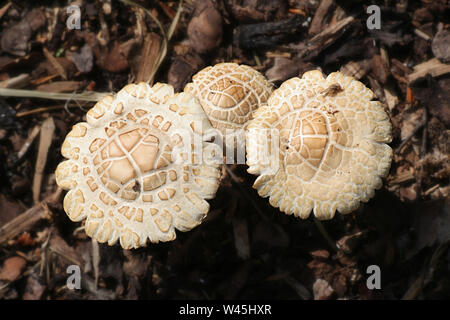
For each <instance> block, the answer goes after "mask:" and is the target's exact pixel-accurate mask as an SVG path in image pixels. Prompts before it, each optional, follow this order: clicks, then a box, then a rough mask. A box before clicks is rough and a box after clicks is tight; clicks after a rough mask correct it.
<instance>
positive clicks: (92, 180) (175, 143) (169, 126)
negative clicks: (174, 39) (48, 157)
mask: <svg viewBox="0 0 450 320" xmlns="http://www.w3.org/2000/svg"><path fill="white" fill-rule="evenodd" d="M86 118H87V122H81V123H78V124H76V125H74V126H73V128H72V131H70V132H69V134H68V135H67V137H66V139H65V141H64V143H63V145H62V148H61V153H62V155H63V156H64V157H66V158H69V160H66V161H64V162H62V163H60V164H59V165H58V167H57V169H56V173H55V174H56V182H57V184H58V185H59V186H61V187H62V188H63V189H66V190H70V191H69V192H68V193H67V194H66V196H65V198H64V210H65V211H66V213H67V215H68V216H69V218H70V219H71V220H73V221H81V220H83V219H86V224H85V230H86V233H87V234H88V235H89V236H91V237H93V238H95V239H96V240H97V241H99V242H108V244H110V245H113V244H114V243H116V242H117V241H118V240H119V241H120V244H121V245H122V247H123V248H125V249H129V248H137V247H140V246H145V245H146V243H147V240H150V241H151V242H159V241H170V240H173V239H175V237H176V235H175V229H178V230H180V231H188V230H190V229H192V228H194V227H195V226H197V225H198V224H200V223H201V221H202V219H203V218H204V217H205V215H206V214H207V212H208V210H209V204H208V203H207V202H206V201H205V199H210V198H212V197H214V195H215V193H216V191H217V188H218V184H219V176H220V173H219V165H218V164H216V163H208V162H206V161H205V160H208V159H205V158H206V157H207V156H208V155H207V153H206V150H205V148H206V147H207V146H208V144H209V142H206V141H204V140H203V138H202V133H203V131H204V130H208V129H210V128H211V125H210V123H209V121H208V119H207V117H206V115H205V113H204V112H203V110H202V108H201V106H200V104H199V103H198V101H197V99H196V98H195V97H194V96H192V95H190V94H188V93H180V94H174V90H173V87H172V86H170V85H166V84H161V83H157V84H155V85H154V86H153V87H150V86H149V85H148V84H146V83H140V84H130V85H127V86H126V87H124V88H123V89H122V90H120V91H119V92H118V93H117V95H116V96H115V97H114V96H106V97H105V98H103V99H102V100H100V101H99V102H97V104H96V105H95V106H94V107H93V108H92V109H90V110H89V111H88V113H87V115H86ZM186 139H193V140H192V141H194V142H196V141H197V142H199V143H197V144H192V143H190V142H188V141H186ZM195 139H197V140H195ZM198 145H199V146H198ZM183 147H184V148H183ZM177 151H179V153H177V154H175V152H177ZM182 151H183V152H182ZM204 151H205V152H204ZM177 157H179V158H177ZM206 163H207V164H206Z"/></svg>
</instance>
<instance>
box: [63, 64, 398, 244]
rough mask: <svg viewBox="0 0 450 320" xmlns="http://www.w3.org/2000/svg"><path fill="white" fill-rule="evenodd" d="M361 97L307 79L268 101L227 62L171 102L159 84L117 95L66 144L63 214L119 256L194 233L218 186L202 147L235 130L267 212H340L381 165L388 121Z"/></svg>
mask: <svg viewBox="0 0 450 320" xmlns="http://www.w3.org/2000/svg"><path fill="white" fill-rule="evenodd" d="M372 98H373V93H372V91H370V90H369V89H368V88H366V87H365V86H364V85H363V84H362V83H361V82H358V81H356V80H354V79H353V78H351V77H347V76H344V75H343V74H341V73H339V72H336V73H332V74H330V75H329V76H328V77H327V78H324V77H323V76H322V73H321V72H319V71H311V72H307V73H305V74H304V75H303V77H302V78H301V79H299V78H292V79H290V80H288V81H286V82H284V83H283V84H282V85H281V87H280V88H279V89H277V90H275V91H273V86H272V84H270V83H269V82H268V81H267V80H266V79H265V77H264V76H263V75H261V74H260V73H259V72H257V71H256V70H254V69H252V68H251V67H248V66H244V65H237V64H235V63H221V64H218V65H216V66H213V67H207V68H205V69H203V70H201V71H200V72H199V73H198V74H197V75H195V76H194V77H193V80H192V82H191V83H189V84H188V85H187V86H186V87H185V89H184V92H183V93H179V94H175V93H174V90H173V87H172V86H170V85H167V84H161V83H158V84H156V85H154V86H153V87H150V86H149V85H148V84H145V83H140V84H130V85H127V86H126V87H124V88H123V89H122V90H120V91H119V92H118V93H117V94H116V95H115V96H107V97H106V98H103V99H102V100H101V101H99V102H98V103H97V104H96V105H95V106H94V107H93V108H92V109H91V110H89V112H88V113H87V116H86V118H87V122H82V123H78V124H76V125H75V126H74V127H73V129H72V131H71V132H69V134H68V135H67V137H66V139H65V141H64V143H63V145H62V148H61V153H62V155H63V156H64V157H66V158H68V160H66V161H64V162H62V163H60V164H59V166H58V167H57V170H56V182H57V183H58V185H59V186H61V187H62V188H63V189H66V190H69V192H68V193H67V194H66V196H65V198H64V210H65V211H66V213H67V214H68V216H69V218H70V219H71V220H73V221H82V220H84V219H86V222H85V230H86V233H87V234H88V235H89V236H91V237H93V238H94V239H96V240H98V241H99V242H107V243H108V244H110V245H112V244H114V243H116V242H117V241H119V242H120V244H121V246H122V247H123V248H125V249H129V248H137V247H141V246H145V245H146V243H147V242H148V241H150V242H159V241H171V240H173V239H175V237H176V234H175V229H177V230H180V231H188V230H190V229H192V228H194V227H195V226H197V225H198V224H200V223H201V221H202V219H203V218H204V217H205V216H206V214H207V213H208V210H209V204H208V202H207V201H206V199H211V198H213V197H214V196H215V193H216V191H217V188H218V186H219V179H220V173H219V172H220V171H219V167H220V164H219V163H217V162H214V161H211V159H210V158H208V157H209V155H210V154H209V153H210V151H211V150H213V148H210V147H211V145H212V142H209V140H208V138H207V137H205V132H207V131H208V130H210V129H212V128H213V127H214V128H216V129H217V130H219V131H220V132H221V133H222V134H224V135H226V134H227V133H228V132H229V131H227V129H228V130H230V129H231V130H239V129H245V132H246V151H247V164H248V166H249V168H248V172H250V173H252V174H255V175H258V178H257V179H256V181H255V183H254V188H256V189H257V190H258V193H259V194H260V195H261V196H262V197H269V201H270V204H271V205H272V206H274V207H278V208H280V210H281V211H283V212H285V213H287V214H294V215H295V216H298V217H300V218H307V217H308V216H309V214H310V212H311V211H314V215H315V216H316V217H317V218H319V219H331V218H332V217H333V216H334V213H335V211H336V210H338V211H339V212H341V213H348V212H351V211H353V210H355V209H356V208H357V207H358V206H359V203H360V201H363V202H366V201H368V200H369V199H370V198H371V197H373V195H374V190H375V189H378V188H380V187H381V185H382V181H381V178H383V177H385V176H386V175H387V173H388V171H389V167H390V162H391V157H392V150H391V148H390V147H389V146H388V145H387V144H386V143H388V142H390V141H391V124H390V122H389V117H388V116H387V114H386V113H385V112H384V110H383V107H382V105H381V104H380V103H379V102H377V101H371V100H372ZM193 141H197V142H198V141H200V145H198V143H197V144H196V143H193ZM180 150H181V151H180ZM177 156H178V157H179V158H180V159H175V158H176V157H177ZM211 156H212V155H211ZM180 160H181V161H180Z"/></svg>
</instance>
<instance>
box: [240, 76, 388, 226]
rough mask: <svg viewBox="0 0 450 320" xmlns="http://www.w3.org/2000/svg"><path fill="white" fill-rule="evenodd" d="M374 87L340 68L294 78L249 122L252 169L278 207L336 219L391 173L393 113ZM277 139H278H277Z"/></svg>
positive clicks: (369, 195) (256, 185)
mask: <svg viewBox="0 0 450 320" xmlns="http://www.w3.org/2000/svg"><path fill="white" fill-rule="evenodd" d="M372 98H373V93H372V91H371V90H370V89H368V88H367V87H365V86H364V85H363V84H362V83H361V82H359V81H356V80H354V79H353V78H352V77H348V76H345V75H343V74H342V73H340V72H334V73H331V74H330V75H329V76H328V77H327V78H326V79H325V78H324V77H323V75H322V73H321V72H320V71H317V70H315V71H310V72H306V73H305V74H304V75H303V77H302V78H301V79H299V78H292V79H290V80H287V81H286V82H284V83H283V84H282V85H281V87H280V88H279V89H277V90H275V91H274V93H273V94H272V95H271V97H270V98H269V100H268V103H267V105H266V106H262V107H261V108H259V109H258V110H257V111H256V112H255V114H254V119H253V120H251V121H250V122H249V124H248V131H247V134H246V139H247V164H248V166H249V168H248V172H250V173H252V174H256V175H259V177H258V178H257V179H256V181H255V183H254V188H256V189H257V190H258V193H259V195H260V196H262V197H270V198H269V201H270V204H271V205H272V206H273V207H278V208H280V210H281V211H283V212H285V213H287V214H294V215H295V216H297V217H300V218H303V219H305V218H307V217H308V216H309V215H310V213H311V211H314V215H315V216H316V217H317V218H319V219H331V218H332V217H333V216H334V213H335V211H336V210H338V211H339V212H340V213H343V214H345V213H349V212H351V211H354V210H355V209H357V208H358V207H359V203H360V201H362V202H367V201H368V200H369V199H370V198H372V197H373V196H374V193H375V189H379V188H380V187H381V186H382V180H381V178H384V177H386V175H387V174H388V172H389V169H390V164H391V158H392V149H391V148H390V147H389V146H388V145H387V144H386V143H389V142H390V141H391V140H392V136H391V123H390V121H389V117H388V115H387V114H386V112H385V111H384V109H383V106H382V105H381V103H380V102H378V101H371V100H372ZM274 141H276V143H274Z"/></svg>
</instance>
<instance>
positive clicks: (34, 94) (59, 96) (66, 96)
mask: <svg viewBox="0 0 450 320" xmlns="http://www.w3.org/2000/svg"><path fill="white" fill-rule="evenodd" d="M107 95H110V93H107V92H94V91H86V92H82V93H56V92H44V91H37V90H23V89H8V88H0V97H1V96H3V97H20V98H40V99H49V100H74V101H94V102H97V101H98V100H100V99H101V98H103V97H105V96H107Z"/></svg>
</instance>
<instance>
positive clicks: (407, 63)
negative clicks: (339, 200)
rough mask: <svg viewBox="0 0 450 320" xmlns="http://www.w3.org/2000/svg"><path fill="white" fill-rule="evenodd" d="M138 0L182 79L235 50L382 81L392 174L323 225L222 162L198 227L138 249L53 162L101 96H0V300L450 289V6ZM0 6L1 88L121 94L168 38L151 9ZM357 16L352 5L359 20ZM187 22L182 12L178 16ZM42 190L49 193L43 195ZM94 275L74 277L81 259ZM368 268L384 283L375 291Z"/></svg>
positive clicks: (369, 294)
mask: <svg viewBox="0 0 450 320" xmlns="http://www.w3.org/2000/svg"><path fill="white" fill-rule="evenodd" d="M372 2H373V4H377V5H379V6H380V7H381V29H379V30H369V29H368V28H367V24H366V21H367V18H368V17H369V16H370V14H368V13H367V11H366V9H367V6H368V5H367V3H366V1H358V0H352V1H351V0H348V1H338V0H322V1H306V0H273V1H264V0H259V1H258V0H217V1H211V0H207V1H195V0H189V1H188V0H185V1H184V2H183V9H182V12H181V16H180V17H179V19H178V18H177V17H176V16H177V15H176V14H177V10H178V4H179V3H178V1H168V2H164V1H157V0H153V1H140V2H139V1H138V3H139V4H141V5H142V6H143V7H145V8H147V9H148V10H149V11H150V12H151V13H152V15H153V16H154V17H156V19H157V20H158V21H160V23H161V25H162V27H163V28H164V29H165V30H166V31H167V30H169V28H170V26H171V25H172V22H173V21H174V19H175V20H176V28H175V29H174V33H173V36H172V38H171V39H170V41H169V43H168V47H167V54H166V55H165V59H164V60H163V61H162V63H161V65H160V66H159V68H158V70H157V72H156V74H155V77H154V79H153V80H154V82H168V83H170V84H172V85H173V86H174V87H175V89H176V90H178V91H179V90H182V88H183V87H184V85H185V84H186V83H187V82H188V81H189V79H190V78H191V76H192V75H193V74H194V73H195V72H197V71H199V70H200V69H202V68H203V67H205V66H208V65H212V64H215V63H218V62H223V61H233V62H238V63H243V64H247V65H250V66H253V67H255V68H256V69H257V70H259V71H261V72H262V73H263V74H265V75H266V76H267V77H268V78H269V80H271V81H273V82H274V83H275V84H276V85H277V86H279V85H280V84H281V83H282V82H283V81H285V80H287V79H289V78H291V77H294V76H301V75H302V74H303V73H304V72H305V71H307V70H311V69H317V68H320V69H321V70H322V71H323V72H324V73H325V74H328V73H330V72H333V71H336V70H341V71H342V72H345V73H346V74H349V75H352V76H354V77H356V78H358V79H359V80H360V81H362V82H363V83H364V84H366V85H367V86H368V87H370V88H371V89H372V90H373V91H374V93H375V95H376V97H377V99H379V100H380V101H382V102H383V103H384V104H385V106H386V110H387V112H388V113H389V115H390V117H391V120H392V124H393V134H394V140H393V142H392V143H391V146H392V148H393V149H394V152H395V154H394V159H393V163H392V167H391V172H390V174H389V176H388V177H387V178H386V179H385V183H384V186H383V188H382V189H381V190H379V191H378V192H377V193H376V196H375V197H374V198H373V199H372V200H371V201H370V202H368V203H367V204H361V206H360V208H359V209H358V210H357V211H356V212H354V213H351V214H349V215H340V214H337V215H336V217H335V218H334V219H333V220H331V221H326V222H323V226H324V227H325V229H326V230H327V232H328V233H329V235H330V237H331V238H332V239H334V241H336V243H337V244H338V246H339V248H340V249H339V250H338V251H337V252H336V251H334V249H333V248H332V247H331V246H330V245H329V243H328V242H327V241H326V239H325V238H324V236H323V235H322V234H321V233H320V232H319V229H318V228H317V226H316V225H315V223H314V220H313V219H312V218H309V219H307V220H304V221H303V220H300V219H297V218H295V217H292V216H287V215H285V214H283V213H281V212H280V211H279V210H278V209H276V208H272V207H271V206H270V204H269V203H268V201H267V199H261V198H259V196H258V195H257V193H256V191H255V190H254V189H252V187H251V186H252V183H253V181H254V179H255V177H254V176H252V175H250V174H248V173H247V172H246V167H245V166H244V165H235V166H231V167H230V169H231V172H232V176H230V172H227V171H226V170H224V171H223V179H222V183H221V186H220V188H219V190H218V193H217V197H216V198H215V199H213V200H211V201H210V204H211V210H210V213H209V214H208V216H207V218H206V219H205V221H204V223H202V224H201V225H200V226H198V227H197V228H195V229H193V230H192V231H190V232H187V233H181V232H178V233H177V239H176V240H175V241H173V242H170V243H161V244H149V245H148V246H147V247H146V248H141V249H138V250H132V251H126V250H122V249H121V248H120V246H118V245H116V246H113V247H109V246H107V245H103V244H97V243H93V242H92V241H91V240H90V239H89V238H87V237H86V236H85V234H84V231H83V230H82V229H81V228H80V227H81V226H82V224H80V223H72V222H71V221H70V220H69V219H68V218H67V216H66V214H65V213H64V211H63V209H62V196H63V194H61V193H60V190H57V187H56V184H55V177H54V170H55V168H56V166H57V164H58V163H59V162H60V161H61V160H62V156H61V155H60V147H61V143H62V141H63V139H64V137H65V135H66V134H67V133H68V131H69V130H70V128H71V126H72V125H73V124H75V123H77V122H79V121H83V119H84V115H85V112H86V111H87V110H88V109H89V108H90V107H92V105H93V103H91V102H75V101H73V100H71V101H68V102H66V101H63V100H61V101H56V100H46V99H35V98H26V97H23V98H18V97H5V96H1V97H0V181H1V183H0V299H263V298H266V299H401V298H404V299H448V298H450V277H449V275H450V247H449V243H450V206H449V193H450V186H449V180H450V179H449V178H450V162H449V153H450V152H449V150H450V149H449V146H450V143H449V141H450V131H449V128H450V105H449V104H450V91H449V88H450V77H449V74H450V65H449V63H450V5H449V3H448V1H445V0H434V1H432V0H421V1H412V0H410V1H407V0H404V1H389V0H386V1H372ZM78 4H79V5H80V7H81V29H80V30H70V29H68V28H67V25H66V21H67V19H68V18H70V14H68V13H67V10H66V5H67V3H66V1H45V5H41V4H39V3H38V2H34V1H1V2H0V28H1V32H0V45H1V50H0V88H16V89H27V90H39V91H47V92H67V93H73V92H86V91H96V92H117V91H118V90H120V89H121V88H122V87H123V86H124V85H126V84H127V83H130V82H136V81H147V80H148V79H149V78H150V76H151V74H152V73H154V71H155V70H156V68H157V63H156V61H157V59H158V56H159V55H160V53H161V52H162V48H163V47H164V43H163V41H162V40H163V38H162V34H161V30H160V29H159V27H158V25H157V24H156V23H155V20H153V19H152V18H151V17H149V16H148V15H147V14H146V13H145V11H143V10H142V9H138V8H137V7H135V6H130V5H127V4H124V3H122V2H119V1H106V0H105V1H86V0H80V1H78ZM349 17H353V18H354V19H352V18H349ZM173 25H175V24H173ZM40 201H42V202H40ZM72 264H76V265H78V266H80V268H81V271H82V289H81V290H70V289H68V288H67V287H66V279H67V277H68V274H67V273H66V269H67V267H68V266H69V265H72ZM370 265H378V266H379V267H380V270H381V289H379V290H369V289H368V288H367V286H366V280H367V278H368V277H369V276H370V274H368V273H367V272H366V270H367V267H368V266H370Z"/></svg>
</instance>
